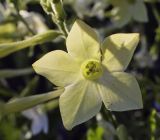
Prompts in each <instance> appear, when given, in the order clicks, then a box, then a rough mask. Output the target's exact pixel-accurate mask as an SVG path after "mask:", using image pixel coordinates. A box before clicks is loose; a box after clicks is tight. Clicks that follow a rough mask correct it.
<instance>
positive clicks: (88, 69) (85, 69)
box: [81, 60, 103, 80]
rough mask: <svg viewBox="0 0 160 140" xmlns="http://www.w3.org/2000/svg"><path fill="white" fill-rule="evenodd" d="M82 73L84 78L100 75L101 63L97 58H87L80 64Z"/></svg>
mask: <svg viewBox="0 0 160 140" xmlns="http://www.w3.org/2000/svg"><path fill="white" fill-rule="evenodd" d="M81 70H82V74H83V76H84V77H85V78H86V79H89V80H95V79H98V78H99V77H100V76H101V75H102V72H103V70H102V65H101V63H100V62H99V61H97V60H87V61H85V62H84V63H83V64H82V65H81Z"/></svg>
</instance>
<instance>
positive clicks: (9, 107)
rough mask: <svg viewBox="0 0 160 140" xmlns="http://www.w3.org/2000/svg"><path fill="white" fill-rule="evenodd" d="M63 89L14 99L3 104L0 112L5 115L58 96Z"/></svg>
mask: <svg viewBox="0 0 160 140" xmlns="http://www.w3.org/2000/svg"><path fill="white" fill-rule="evenodd" d="M63 91H64V90H63V89H58V90H56V91H52V92H48V93H44V94H40V95H33V96H29V97H23V98H17V99H14V100H12V101H10V102H8V103H6V104H5V105H4V110H3V112H2V113H3V115H5V114H9V113H15V112H20V111H23V110H26V109H28V108H31V107H33V106H36V105H38V104H41V103H43V102H46V101H49V100H52V99H54V98H57V97H59V96H60V95H61V93H63Z"/></svg>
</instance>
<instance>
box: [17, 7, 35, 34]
mask: <svg viewBox="0 0 160 140" xmlns="http://www.w3.org/2000/svg"><path fill="white" fill-rule="evenodd" d="M15 9H16V12H17V16H18V18H19V20H20V21H21V22H22V23H23V24H24V25H25V26H26V28H27V29H28V31H29V32H30V33H31V34H32V35H35V32H34V31H33V30H32V29H31V28H30V26H29V25H28V23H27V22H26V20H25V19H24V18H23V17H22V15H21V14H20V13H19V9H18V7H17V6H16V5H15Z"/></svg>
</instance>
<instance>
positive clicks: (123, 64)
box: [0, 0, 147, 134]
mask: <svg viewBox="0 0 160 140" xmlns="http://www.w3.org/2000/svg"><path fill="white" fill-rule="evenodd" d="M40 3H41V6H42V7H43V9H44V11H45V12H46V13H47V14H48V15H50V16H51V17H52V20H53V21H54V23H55V24H56V25H57V27H58V29H59V31H57V30H56V31H55V30H47V29H48V28H47V27H46V28H45V32H42V33H40V34H36V35H35V33H39V31H38V30H35V31H34V32H35V33H34V32H32V30H33V28H34V27H35V26H38V25H37V24H35V26H33V27H32V26H28V22H25V20H24V19H23V14H22V13H24V12H22V11H21V12H20V11H19V9H18V8H17V11H16V12H17V14H18V17H19V18H20V19H21V23H23V24H22V25H23V26H25V27H27V30H31V31H30V34H31V33H32V37H28V36H27V38H26V39H25V40H22V41H17V42H10V43H3V44H0V58H3V57H6V56H8V55H10V54H12V53H14V52H16V51H19V50H22V49H24V48H27V47H33V46H37V45H39V44H43V43H46V42H49V41H53V40H54V39H56V38H57V37H60V36H61V37H63V39H64V40H65V41H66V50H67V51H66V52H65V51H63V50H56V51H51V52H49V53H47V54H45V55H44V56H43V57H42V58H40V59H39V60H37V61H36V62H35V63H34V64H33V68H34V70H35V71H36V73H37V74H40V75H42V76H44V77H46V78H47V79H48V80H49V81H50V82H51V83H53V84H54V85H56V86H57V87H56V88H55V90H54V91H51V92H48V93H44V94H40V95H32V96H29V97H21V98H15V99H13V100H11V101H9V102H7V103H4V102H0V106H1V110H0V115H7V114H9V113H14V112H19V111H24V110H26V109H28V108H31V107H34V106H36V105H38V104H41V103H44V102H46V101H50V100H53V99H57V98H59V107H60V113H61V116H62V120H63V124H64V126H65V128H66V129H67V130H71V129H72V128H73V127H75V126H76V125H79V124H81V123H83V122H86V121H88V120H89V119H91V118H92V117H94V116H95V115H96V114H97V113H98V112H99V111H100V109H101V107H102V103H103V104H104V106H105V108H106V109H107V110H110V111H127V110H135V109H141V108H143V103H142V97H141V91H140V88H139V85H138V82H137V80H136V78H135V77H134V76H132V75H131V74H129V73H126V72H125V70H126V68H127V66H128V65H129V63H130V61H131V59H132V56H133V54H134V51H135V49H136V47H137V45H138V42H139V33H117V34H112V35H110V36H108V37H106V38H105V39H104V41H103V42H100V41H99V38H98V36H97V34H96V33H95V31H94V29H92V28H91V27H90V26H89V25H87V24H86V23H84V22H83V21H82V20H80V19H77V20H75V22H74V23H73V25H72V27H71V30H70V31H68V28H67V24H66V14H65V11H64V9H63V3H62V0H40ZM110 3H111V4H112V5H113V6H114V8H113V10H114V12H115V8H116V9H117V7H118V10H119V11H120V12H118V13H117V12H115V13H114V16H115V19H116V20H117V19H118V18H117V17H119V19H120V20H121V18H122V19H125V20H126V21H127V22H128V21H129V20H130V19H131V18H133V19H135V20H137V21H140V20H141V21H147V15H146V11H145V7H144V5H143V2H142V1H136V0H135V1H134V3H130V2H128V1H127V3H126V2H125V0H123V1H122V2H121V3H120V2H119V1H112V2H110ZM128 5H129V6H128ZM136 6H138V7H141V9H140V10H141V11H142V12H141V15H137V14H136V12H135V11H132V10H133V9H134V8H137V7H136ZM15 7H16V6H15ZM129 8H130V9H129ZM131 9H132V10H131ZM138 9H139V8H138ZM128 11H129V12H128ZM16 12H15V13H16ZM121 13H123V14H124V13H126V14H127V17H125V16H126V15H125V14H124V15H121ZM25 14H26V13H25ZM27 14H29V13H27ZM128 14H129V15H128ZM93 15H94V14H93ZM123 16H124V17H123ZM141 17H142V18H141ZM29 19H30V18H29ZM119 19H118V20H119ZM126 21H123V23H122V22H121V21H120V23H119V24H118V25H119V26H123V25H124V24H126ZM116 22H117V21H116ZM42 23H43V22H42ZM117 23H118V22H117ZM43 25H44V23H43ZM30 34H29V35H30ZM20 71H21V75H24V70H20ZM3 72H4V71H3ZM5 72H6V71H5ZM27 72H28V73H33V71H32V70H31V69H29V71H27ZM18 73H20V72H18ZM25 73H26V72H25ZM15 75H16V72H15V71H12V74H11V75H7V74H6V73H2V75H1V77H2V78H4V77H7V76H10V77H12V76H15ZM17 75H18V74H17ZM30 111H33V109H32V110H30ZM28 114H29V113H27V115H28ZM27 115H26V116H27ZM28 118H29V117H28ZM29 119H32V120H33V121H35V119H34V117H31V116H30V118H29ZM36 121H37V120H36ZM39 121H40V119H39ZM35 126H37V122H36V125H35ZM122 128H123V126H122ZM41 130H42V131H44V132H46V131H47V130H46V125H45V126H42V125H40V127H39V130H37V131H38V132H39V131H41ZM33 131H34V130H33ZM37 131H36V132H34V134H35V133H38V132H37ZM97 131H98V130H97Z"/></svg>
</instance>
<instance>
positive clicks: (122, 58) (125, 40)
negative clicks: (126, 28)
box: [102, 33, 139, 71]
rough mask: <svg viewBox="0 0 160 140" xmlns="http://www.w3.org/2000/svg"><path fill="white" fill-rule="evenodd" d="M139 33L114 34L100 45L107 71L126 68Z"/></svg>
mask: <svg viewBox="0 0 160 140" xmlns="http://www.w3.org/2000/svg"><path fill="white" fill-rule="evenodd" d="M138 41H139V34H137V33H131V34H124V33H120V34H114V35H111V36H109V37H107V38H106V39H105V41H104V43H103V45H102V53H103V62H102V63H103V64H104V65H105V66H106V68H107V69H108V70H109V71H123V70H125V69H126V68H127V66H128V64H129V62H130V60H131V58H132V56H133V53H134V51H135V49H136V46H137V44H138Z"/></svg>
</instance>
